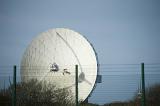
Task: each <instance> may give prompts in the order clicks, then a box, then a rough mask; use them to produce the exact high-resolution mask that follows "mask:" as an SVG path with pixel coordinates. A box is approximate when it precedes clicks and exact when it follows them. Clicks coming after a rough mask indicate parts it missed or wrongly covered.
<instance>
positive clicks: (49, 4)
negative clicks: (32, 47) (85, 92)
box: [0, 0, 160, 101]
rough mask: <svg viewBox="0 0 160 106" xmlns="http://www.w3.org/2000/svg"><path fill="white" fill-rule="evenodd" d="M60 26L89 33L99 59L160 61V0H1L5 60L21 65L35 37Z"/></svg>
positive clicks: (0, 55)
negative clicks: (23, 56)
mask: <svg viewBox="0 0 160 106" xmlns="http://www.w3.org/2000/svg"><path fill="white" fill-rule="evenodd" d="M57 27H67V28H70V29H73V30H75V31H77V32H80V33H81V34H82V35H85V36H86V37H87V38H88V39H89V41H90V42H91V43H92V44H93V45H94V47H95V49H96V51H97V53H98V56H99V60H100V64H119V63H120V64H123V63H129V64H130V63H131V64H139V63H141V62H145V63H160V55H159V54H160V47H159V45H160V1H159V0H94V1H93V0H79V1H76V0H0V65H2V66H3V65H6V66H7V65H13V64H18V65H19V63H20V60H21V57H22V54H23V52H24V50H25V48H26V47H27V45H28V44H29V43H30V41H31V40H32V39H33V38H34V37H35V36H36V35H38V34H39V33H41V32H43V31H46V30H48V29H50V28H57ZM103 71H104V70H103V69H102V70H101V73H102V74H103ZM113 82H114V81H113ZM104 84H105V81H104ZM92 98H93V97H92ZM93 99H94V98H93ZM96 100H97V101H98V99H96Z"/></svg>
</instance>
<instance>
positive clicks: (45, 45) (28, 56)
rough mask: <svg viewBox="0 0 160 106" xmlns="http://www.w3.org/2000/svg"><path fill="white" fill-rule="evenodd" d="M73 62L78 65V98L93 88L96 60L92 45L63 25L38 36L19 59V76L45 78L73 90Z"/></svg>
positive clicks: (73, 91)
mask: <svg viewBox="0 0 160 106" xmlns="http://www.w3.org/2000/svg"><path fill="white" fill-rule="evenodd" d="M75 65H78V84H79V85H78V90H79V100H82V101H83V100H85V99H86V98H87V97H88V95H89V94H90V93H91V92H92V90H93V88H94V86H95V83H96V78H97V72H98V61H97V56H96V53H95V51H94V48H93V46H92V45H91V44H90V43H89V42H88V40H87V39H86V38H84V37H83V36H82V35H80V34H79V33H77V32H75V31H73V30H70V29H64V28H56V29H51V30H48V31H46V32H43V33H41V34H40V35H39V36H37V37H36V38H35V39H33V41H32V42H31V43H30V45H29V46H28V47H27V49H26V51H25V53H24V55H23V58H22V61H21V78H22V81H24V82H26V81H28V80H30V79H32V78H34V79H35V78H36V79H37V80H39V81H47V82H49V83H51V84H54V85H56V86H57V87H59V88H70V89H71V91H72V93H73V94H75Z"/></svg>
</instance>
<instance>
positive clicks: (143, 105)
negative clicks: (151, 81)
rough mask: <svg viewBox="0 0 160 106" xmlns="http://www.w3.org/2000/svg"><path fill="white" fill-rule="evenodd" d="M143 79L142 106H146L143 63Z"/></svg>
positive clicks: (142, 66) (142, 68)
mask: <svg viewBox="0 0 160 106" xmlns="http://www.w3.org/2000/svg"><path fill="white" fill-rule="evenodd" d="M141 75H142V76H141V77H142V78H141V79H142V106H146V100H145V73H144V63H141Z"/></svg>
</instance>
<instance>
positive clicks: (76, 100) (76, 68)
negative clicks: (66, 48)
mask: <svg viewBox="0 0 160 106" xmlns="http://www.w3.org/2000/svg"><path fill="white" fill-rule="evenodd" d="M75 71H76V72H75V74H76V75H75V84H76V87H75V88H76V89H75V91H76V93H75V94H76V95H75V96H76V98H75V102H76V106H78V65H76V66H75Z"/></svg>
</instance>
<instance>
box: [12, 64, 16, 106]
mask: <svg viewBox="0 0 160 106" xmlns="http://www.w3.org/2000/svg"><path fill="white" fill-rule="evenodd" d="M12 90H13V91H12V106H16V65H14V66H13V88H12Z"/></svg>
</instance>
